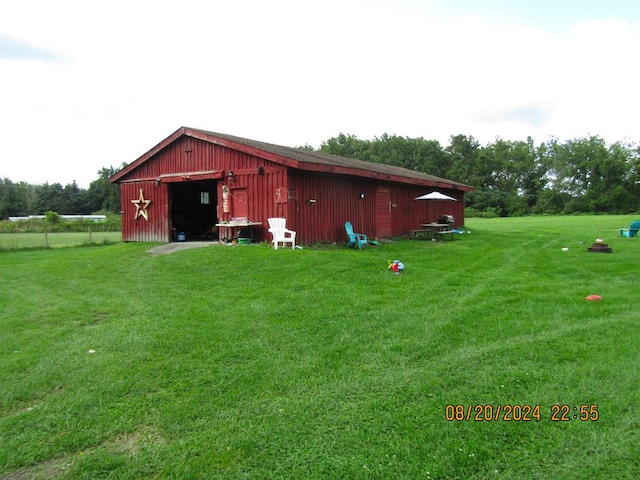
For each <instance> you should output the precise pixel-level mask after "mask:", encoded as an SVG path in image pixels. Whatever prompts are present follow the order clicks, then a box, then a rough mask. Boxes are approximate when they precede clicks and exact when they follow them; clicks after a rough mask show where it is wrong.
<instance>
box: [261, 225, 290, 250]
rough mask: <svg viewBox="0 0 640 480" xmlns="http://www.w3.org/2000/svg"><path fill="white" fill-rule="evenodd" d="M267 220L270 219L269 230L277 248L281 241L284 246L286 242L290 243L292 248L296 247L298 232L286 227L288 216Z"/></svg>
mask: <svg viewBox="0 0 640 480" xmlns="http://www.w3.org/2000/svg"><path fill="white" fill-rule="evenodd" d="M267 220H268V221H269V232H271V235H273V240H272V243H273V247H274V248H275V249H276V250H277V249H278V244H279V243H282V246H283V247H284V246H285V243H290V244H291V248H296V232H294V231H293V230H289V229H288V228H286V226H285V225H286V224H287V219H286V218H268V219H267Z"/></svg>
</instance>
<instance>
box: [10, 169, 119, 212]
mask: <svg viewBox="0 0 640 480" xmlns="http://www.w3.org/2000/svg"><path fill="white" fill-rule="evenodd" d="M118 170H119V169H116V168H114V167H109V168H102V169H101V170H100V171H99V172H98V178H97V179H96V180H94V181H93V182H91V184H90V185H89V188H88V189H83V188H80V187H79V186H78V184H77V183H76V182H75V181H73V182H72V183H69V184H67V185H65V186H62V185H61V184H60V183H52V184H49V183H45V184H43V185H34V184H29V183H25V182H18V183H14V182H12V181H11V180H10V179H8V178H3V179H2V180H0V220H2V219H6V218H8V217H23V216H27V215H44V214H45V213H46V212H56V213H58V214H61V215H90V214H92V213H98V212H104V213H119V212H120V185H117V184H111V183H110V182H109V177H110V176H111V175H113V174H115V173H116V172H117V171H118Z"/></svg>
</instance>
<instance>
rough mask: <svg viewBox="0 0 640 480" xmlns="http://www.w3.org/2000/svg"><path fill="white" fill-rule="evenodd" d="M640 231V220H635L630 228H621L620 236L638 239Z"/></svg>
mask: <svg viewBox="0 0 640 480" xmlns="http://www.w3.org/2000/svg"><path fill="white" fill-rule="evenodd" d="M638 230H640V220H634V221H633V222H631V225H629V228H621V229H620V236H621V237H637V236H638Z"/></svg>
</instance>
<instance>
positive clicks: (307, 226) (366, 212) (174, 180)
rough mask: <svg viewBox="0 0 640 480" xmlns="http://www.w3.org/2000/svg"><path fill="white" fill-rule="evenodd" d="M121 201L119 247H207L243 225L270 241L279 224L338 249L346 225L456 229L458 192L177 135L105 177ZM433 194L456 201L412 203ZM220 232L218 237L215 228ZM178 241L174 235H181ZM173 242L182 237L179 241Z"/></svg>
mask: <svg viewBox="0 0 640 480" xmlns="http://www.w3.org/2000/svg"><path fill="white" fill-rule="evenodd" d="M111 182H118V183H119V184H120V189H121V193H122V238H123V240H124V241H145V242H171V241H175V240H176V239H177V233H178V232H180V233H183V232H184V236H185V237H186V240H197V239H204V238H210V237H211V232H212V231H213V232H215V231H216V228H215V224H217V223H223V222H230V221H231V219H232V218H246V219H248V220H249V221H251V222H255V223H256V224H259V225H257V226H256V229H255V230H256V232H255V233H256V234H257V236H258V237H259V238H261V239H262V240H267V241H270V240H271V235H270V234H269V233H268V232H267V229H268V224H267V219H268V218H270V217H284V218H286V219H287V228H290V229H291V230H295V231H296V232H297V239H296V243H300V244H311V243H315V242H320V243H332V242H344V241H346V234H345V229H344V223H345V221H347V220H349V221H351V223H352V224H353V226H354V230H355V231H357V232H361V233H365V234H367V235H369V236H370V237H378V238H390V237H399V236H402V235H408V234H409V232H410V231H411V230H414V229H418V228H419V224H420V223H425V222H430V221H435V220H437V219H438V218H439V217H440V216H441V215H445V214H446V215H452V216H453V217H454V220H455V223H454V226H461V225H463V224H464V194H465V192H467V191H471V190H473V188H472V187H469V186H467V185H464V184H462V183H458V182H453V181H451V180H446V179H444V178H438V177H434V176H432V175H427V174H424V173H420V172H415V171H413V170H408V169H405V168H401V167H395V166H390V165H385V164H380V163H372V162H365V161H362V160H356V159H352V158H344V157H338V156H335V155H325V154H322V153H318V152H313V151H308V150H303V149H297V148H290V147H283V146H278V145H272V144H269V143H264V142H258V141H254V140H248V139H245V138H239V137H234V136H231V135H225V134H220V133H214V132H207V131H204V130H198V129H193V128H186V127H182V128H180V129H178V130H177V131H175V132H174V133H173V134H171V135H170V136H169V137H167V138H166V139H164V140H163V141H161V142H160V143H159V144H158V145H156V146H155V147H153V148H152V149H151V150H149V151H148V152H147V153H145V154H144V155H142V156H141V157H140V158H138V159H137V160H135V161H134V162H132V163H131V164H130V165H128V166H127V167H125V168H123V169H122V170H121V171H119V172H118V173H116V174H115V175H114V176H113V177H111ZM434 190H438V191H440V192H442V193H445V194H447V195H449V196H452V197H455V198H456V199H457V200H458V201H457V202H453V201H416V200H414V199H415V197H418V196H420V195H423V194H425V193H429V192H431V191H434ZM222 230H225V229H222ZM180 236H181V237H182V235H180ZM181 239H182V238H181Z"/></svg>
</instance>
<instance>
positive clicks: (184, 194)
mask: <svg viewBox="0 0 640 480" xmlns="http://www.w3.org/2000/svg"><path fill="white" fill-rule="evenodd" d="M169 209H170V212H171V229H172V235H173V240H174V241H177V240H186V241H189V240H214V239H217V238H218V233H217V232H218V229H217V228H216V227H215V224H216V223H218V218H217V211H218V197H217V189H216V181H211V180H208V181H199V182H180V183H173V184H171V187H170V204H169ZM181 233H183V234H184V236H185V238H179V234H181Z"/></svg>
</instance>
